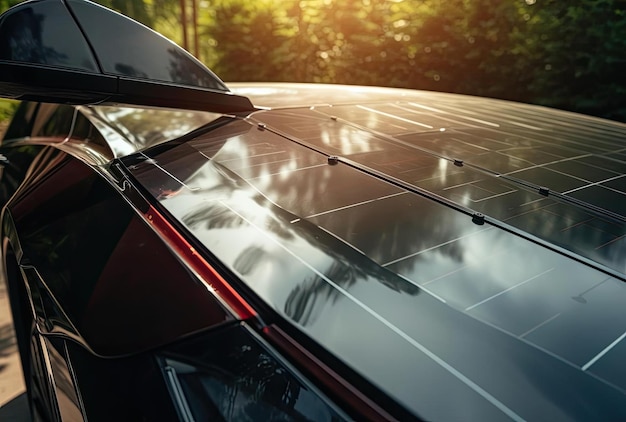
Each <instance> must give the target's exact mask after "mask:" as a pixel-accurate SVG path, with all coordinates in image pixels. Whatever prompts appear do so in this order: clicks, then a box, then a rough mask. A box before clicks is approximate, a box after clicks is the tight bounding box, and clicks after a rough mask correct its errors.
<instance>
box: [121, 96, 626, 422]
mask: <svg viewBox="0 0 626 422" xmlns="http://www.w3.org/2000/svg"><path fill="white" fill-rule="evenodd" d="M257 88H259V89H260V92H261V94H263V92H268V90H270V91H271V90H272V89H275V88H276V89H280V88H281V86H279V85H268V86H266V87H259V86H257ZM315 88H317V87H316V86H311V87H310V89H315ZM322 88H323V87H321V89H320V90H319V92H318V94H321V95H320V97H324V95H323V94H325V92H326V91H324V89H322ZM237 89H238V88H237V87H235V88H234V90H235V91H237ZM306 89H307V90H308V89H309V88H306ZM350 89H354V88H350ZM246 90H248V92H246V94H248V95H250V87H247V88H246ZM264 90H265V91H264ZM340 90H341V87H337V92H338V91H340ZM381 92H382V91H381ZM335 93H336V92H335ZM394 93H395V91H394V90H388V91H385V92H384V96H385V98H382V99H381V98H375V100H372V101H368V100H367V99H364V100H360V99H359V100H357V101H356V102H354V101H352V99H350V98H348V97H347V96H344V97H343V101H341V104H340V102H337V103H334V104H325V103H324V102H323V101H321V98H320V101H313V102H312V103H313V104H318V105H315V106H306V107H300V106H291V105H288V101H287V100H286V99H285V98H283V99H282V102H281V104H282V105H281V106H280V107H276V108H274V109H269V110H266V111H260V112H256V113H254V114H252V115H251V116H249V117H248V118H247V119H245V120H241V119H234V118H232V119H230V120H229V121H227V122H225V123H224V124H223V125H219V126H215V127H213V128H212V129H211V130H208V131H206V132H205V133H203V134H198V135H197V136H195V137H193V138H192V139H185V140H181V141H179V142H174V143H172V144H171V145H169V146H166V147H160V148H157V149H155V150H150V149H148V150H146V151H143V152H142V153H139V154H136V155H134V156H130V157H128V158H127V159H126V163H127V165H129V168H130V169H131V172H132V174H133V176H134V177H135V178H136V179H137V180H138V181H139V182H140V183H141V184H142V185H143V186H144V187H145V188H146V189H148V190H149V191H150V192H151V193H152V194H153V195H154V197H155V198H157V199H158V200H159V202H160V203H161V205H162V206H163V207H165V209H167V210H168V211H169V212H170V213H171V214H172V215H173V216H174V217H175V218H177V219H178V221H179V222H180V223H181V224H182V225H183V226H184V227H185V229H186V230H189V231H190V232H191V233H192V234H193V235H194V237H195V238H196V239H198V240H199V242H200V243H201V245H203V247H205V248H206V251H207V253H210V254H212V255H213V256H215V257H216V258H217V259H219V260H220V262H221V263H222V264H224V265H225V266H226V267H227V268H229V269H230V270H231V271H232V272H233V273H234V274H236V276H237V277H238V278H239V279H240V280H241V281H242V282H243V283H244V284H245V285H246V286H247V288H249V289H251V290H253V291H254V292H255V293H256V294H257V295H258V296H260V297H261V298H262V299H263V300H264V301H265V303H266V304H268V305H269V306H271V307H272V308H273V309H274V310H275V311H276V312H277V313H278V314H279V315H281V316H282V317H283V318H285V319H286V320H288V321H290V323H291V324H294V325H295V326H297V327H299V329H301V330H302V331H303V332H305V333H306V334H307V335H309V336H310V337H311V338H313V339H314V340H315V341H316V342H317V343H318V344H321V345H322V346H323V347H324V348H326V349H327V350H329V351H331V352H332V353H333V354H334V355H335V356H337V357H338V358H339V359H341V360H342V361H343V362H344V363H345V364H346V365H348V366H349V367H351V368H353V369H354V370H356V371H357V372H358V373H360V374H361V375H362V376H363V377H365V378H366V379H368V380H370V381H371V382H372V383H373V384H375V385H377V386H378V387H379V388H381V389H382V390H383V391H385V392H386V393H388V394H389V395H391V396H393V397H394V398H396V400H398V401H399V402H400V403H402V404H403V405H404V406H405V407H407V408H408V409H411V410H413V411H414V412H416V413H417V414H419V415H421V416H423V417H425V418H426V419H436V418H444V419H450V418H459V417H460V416H461V415H459V414H456V413H455V412H457V411H458V409H459V408H460V407H457V406H446V405H445V404H444V403H445V402H446V401H447V399H448V398H449V397H454V400H455V401H458V400H460V401H463V402H464V404H466V407H465V410H463V411H464V412H467V411H468V410H467V409H471V412H473V413H472V414H473V415H475V416H476V417H477V418H480V419H484V418H490V419H492V418H494V419H497V418H498V417H501V416H502V415H503V414H504V415H506V416H508V417H510V418H513V419H520V420H521V419H528V418H531V419H532V418H538V417H549V418H552V417H554V418H562V417H572V418H583V419H584V418H587V419H589V418H598V417H603V418H611V417H615V416H616V415H621V416H623V415H624V412H625V411H626V410H625V409H624V408H623V406H622V405H620V404H618V403H623V399H624V394H625V392H626V376H625V375H624V374H623V373H621V372H620V371H619V370H618V369H616V368H619V367H621V363H620V362H621V357H620V356H621V354H622V353H623V348H624V347H626V345H625V344H624V343H622V342H621V340H622V339H623V338H624V337H625V336H626V322H625V321H626V318H624V317H625V316H626V314H625V313H626V311H624V307H623V303H624V301H625V300H626V285H625V284H624V278H625V276H624V273H625V270H624V261H623V259H622V257H623V256H625V254H624V251H625V248H626V237H625V236H624V235H625V234H626V228H625V224H624V221H623V216H624V215H623V212H624V211H623V209H622V208H620V207H613V206H611V204H612V202H611V201H609V202H608V206H607V205H604V203H603V202H601V201H600V200H599V201H598V202H594V201H593V200H590V201H585V200H584V198H583V199H580V198H578V197H577V196H576V195H574V193H576V192H584V191H585V190H586V189H591V190H593V189H595V188H601V189H605V190H607V191H609V192H611V193H610V194H615V195H616V197H617V198H620V197H619V195H624V193H623V192H622V191H621V190H620V186H621V185H619V184H618V185H615V184H613V182H615V181H618V182H623V175H624V174H625V173H626V172H624V171H622V170H623V165H624V162H623V161H622V159H621V155H620V154H622V152H623V151H621V149H623V145H624V144H623V141H622V139H623V138H622V137H621V136H622V135H623V133H624V126H623V125H620V124H617V123H611V122H605V121H602V120H600V119H594V118H586V117H582V116H580V117H579V116H577V115H573V114H570V113H564V112H556V111H554V112H553V111H549V110H547V109H543V108H537V107H532V106H526V105H515V104H512V103H507V102H500V101H491V100H482V99H474V98H471V97H464V96H454V95H440V94H430V93H422V92H413V93H412V94H411V95H412V96H409V98H407V97H406V96H403V97H402V98H401V99H393V97H394V95H393V94H394ZM263 95H264V94H263ZM358 95H362V94H358ZM252 97H253V102H255V99H254V95H252ZM318 98H319V97H318ZM326 98H330V97H326ZM435 100H436V101H435ZM257 105H263V104H262V103H258V102H257ZM441 129H444V130H441ZM593 134H595V135H593ZM592 135H593V136H592ZM584 140H586V141H584ZM620 145H622V147H621V148H620ZM563 163H565V164H575V165H573V166H572V168H571V169H570V168H568V167H565V168H563V167H562V164H563ZM581 169H584V171H582V170H581ZM535 171H539V172H540V174H539V176H541V177H540V178H539V180H537V179H535V178H534V177H535ZM545 175H548V176H545ZM590 175H594V177H595V180H587V179H585V180H580V179H584V178H585V177H590ZM598 178H599V179H598ZM537 181H539V182H541V183H536V182H537ZM572 183H573V184H574V186H573V187H572V186H570V184H572ZM540 187H541V188H547V190H545V189H541V190H540V189H539V188H540ZM572 189H574V190H573V191H571V192H570V190H572ZM592 199H593V195H592ZM599 199H603V198H602V197H600V198H599ZM442 391H444V392H446V395H444V396H442ZM565 391H567V392H569V393H565ZM448 395H449V396H448ZM573 395H575V396H576V397H584V399H581V400H572V396H573ZM464 414H465V413H464Z"/></svg>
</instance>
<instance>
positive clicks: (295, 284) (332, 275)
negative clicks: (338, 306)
mask: <svg viewBox="0 0 626 422" xmlns="http://www.w3.org/2000/svg"><path fill="white" fill-rule="evenodd" d="M242 154H245V151H242ZM198 157H199V158H202V156H201V155H199V154H198ZM157 159H158V160H159V161H165V160H164V159H163V157H157ZM202 159H203V163H204V164H203V165H202V164H200V163H195V167H198V165H199V164H200V168H199V170H198V171H197V172H196V173H194V175H192V176H191V177H189V178H187V179H186V180H185V183H186V184H189V185H191V186H195V185H197V183H194V180H200V179H203V180H209V179H210V180H212V184H213V185H212V186H208V184H207V185H203V186H207V187H203V188H202V189H198V190H195V191H191V192H192V193H191V194H192V195H200V196H202V197H203V199H204V201H202V202H199V203H196V204H197V205H199V206H198V207H195V208H193V209H192V210H191V211H189V212H188V213H186V214H185V215H183V216H182V221H183V223H185V225H186V226H187V227H189V228H190V229H191V230H192V231H194V232H196V233H199V232H200V231H201V230H216V229H230V230H233V232H231V233H229V234H224V235H223V236H225V238H237V237H239V238H241V237H243V236H244V235H243V233H244V232H243V231H241V230H239V229H242V228H243V229H245V228H249V223H248V222H247V221H246V220H244V219H243V218H241V217H240V216H239V215H238V214H237V213H241V214H242V215H244V216H245V218H246V219H248V220H250V221H253V222H254V224H255V225H256V226H257V227H260V228H262V229H263V230H264V231H265V233H266V234H267V235H268V237H270V238H273V240H274V241H276V242H277V243H280V244H281V245H282V246H283V247H285V248H286V249H288V250H291V251H293V253H294V254H295V255H296V256H297V257H298V259H302V260H303V261H305V262H307V264H308V265H310V266H311V267H312V268H314V269H315V271H317V273H316V272H315V271H313V270H308V271H306V275H305V276H304V277H305V278H304V279H300V280H296V279H283V280H280V279H276V280H275V283H282V285H284V286H285V288H286V289H290V290H291V291H290V293H289V294H288V295H287V299H286V301H285V302H284V303H277V304H276V306H277V307H279V309H281V310H282V311H284V312H285V313H286V314H287V315H289V316H290V317H291V318H293V319H294V320H295V321H297V322H298V323H301V324H310V323H312V322H313V321H314V320H315V318H316V316H317V315H318V312H319V311H320V310H321V307H318V306H317V305H318V304H328V303H334V302H335V301H337V300H338V299H339V298H340V297H341V296H342V294H341V292H340V291H339V290H337V289H336V288H335V287H334V286H333V285H332V284H330V283H329V282H328V281H327V280H330V281H332V283H334V284H336V285H338V286H340V287H341V288H343V289H349V288H350V287H351V286H353V285H355V284H356V283H359V282H373V281H377V282H379V283H381V284H383V285H385V286H386V287H388V288H389V289H391V290H393V291H396V292H399V293H407V294H410V295H416V294H417V293H418V292H419V288H418V287H417V286H415V285H413V284H411V283H409V282H407V281H406V280H404V279H402V278H400V277H399V276H397V275H395V274H394V273H392V272H390V271H388V270H386V269H385V268H382V267H381V266H379V265H378V264H376V263H375V262H373V261H371V260H370V259H369V258H368V257H366V256H365V255H362V254H361V253H359V252H358V251H356V250H354V249H352V248H351V247H350V246H348V245H346V244H345V243H344V242H342V241H340V240H338V239H336V238H335V237H333V236H332V235H330V234H328V233H327V232H325V231H323V230H320V229H319V227H317V226H316V225H314V224H311V223H309V222H307V221H301V222H300V223H299V224H292V223H291V221H293V220H294V219H296V218H297V217H296V216H295V215H293V214H291V213H290V212H287V211H286V210H284V209H282V208H280V207H278V206H276V205H274V204H272V203H271V202H269V201H268V200H267V199H266V198H265V197H264V196H263V195H261V194H260V193H259V192H258V191H257V190H255V189H254V188H252V187H250V185H248V183H247V182H246V181H245V180H243V179H241V178H240V177H239V176H238V175H237V174H235V173H234V172H232V171H230V170H228V169H226V168H225V167H224V166H222V165H220V164H216V163H215V161H214V160H212V161H209V162H208V163H207V162H206V159H204V158H202ZM186 164H187V165H189V164H190V163H189V162H186ZM218 199H219V200H218ZM193 202H195V201H193ZM231 207H232V208H233V209H236V210H237V213H235V212H233V210H232V209H231ZM199 237H202V236H201V235H199ZM237 244H238V246H236V247H237V248H238V249H237V256H236V258H235V259H234V261H233V263H232V265H233V267H234V268H233V269H234V270H236V271H237V272H238V273H239V274H241V275H242V276H244V278H245V277H246V276H247V275H250V276H252V274H251V271H252V270H253V269H254V268H255V267H257V266H258V265H260V264H262V263H265V264H268V265H273V264H275V265H276V266H279V265H281V263H282V262H284V259H286V258H288V259H291V258H290V255H289V254H288V253H287V252H285V251H284V250H282V249H280V248H278V249H277V248H275V247H274V243H273V242H272V241H270V240H268V241H267V242H265V241H260V242H254V241H253V240H250V241H248V240H247V239H245V238H241V241H238V242H237ZM213 252H214V253H215V254H216V255H217V257H218V258H219V257H220V252H221V251H220V250H213ZM313 257H318V259H319V261H316V260H315V259H314V258H313ZM289 262H292V261H289ZM273 276H274V277H276V273H274V274H273ZM252 281H254V280H251V282H252ZM276 300H279V301H280V299H276Z"/></svg>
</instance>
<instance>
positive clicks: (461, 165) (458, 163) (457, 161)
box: [454, 159, 463, 167]
mask: <svg viewBox="0 0 626 422" xmlns="http://www.w3.org/2000/svg"><path fill="white" fill-rule="evenodd" d="M454 165H455V166H457V167H463V160H458V159H455V160H454Z"/></svg>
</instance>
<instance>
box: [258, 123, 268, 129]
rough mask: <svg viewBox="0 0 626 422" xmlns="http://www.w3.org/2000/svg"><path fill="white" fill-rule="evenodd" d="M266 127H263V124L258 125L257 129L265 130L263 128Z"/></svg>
mask: <svg viewBox="0 0 626 422" xmlns="http://www.w3.org/2000/svg"><path fill="white" fill-rule="evenodd" d="M266 127H267V126H265V123H259V124H258V128H259V130H265V128H266Z"/></svg>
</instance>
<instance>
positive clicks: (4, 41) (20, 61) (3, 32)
mask: <svg viewBox="0 0 626 422" xmlns="http://www.w3.org/2000/svg"><path fill="white" fill-rule="evenodd" d="M0 96H3V97H8V98H14V99H22V100H31V101H39V102H54V103H71V104H92V103H109V104H110V103H124V104H135V105H147V106H163V107H173V108H188V109H196V110H205V111H213V112H221V113H239V112H246V111H252V110H254V107H253V106H252V103H251V102H250V100H248V99H247V98H246V97H241V96H237V95H234V94H232V93H231V92H230V91H229V90H228V88H227V87H226V85H225V84H224V82H222V81H221V80H220V79H219V78H218V77H217V76H215V74H214V73H213V72H211V71H210V70H209V69H208V68H207V67H206V66H204V65H203V64H202V63H200V62H199V61H198V60H196V59H195V58H194V57H193V56H191V55H190V54H189V53H187V52H186V51H185V50H183V49H182V48H180V47H179V46H177V45H176V44H174V43H173V42H171V41H169V40H168V39H166V38H164V37H163V36H161V35H160V34H158V33H156V32H154V31H152V30H151V29H149V28H147V27H145V26H144V25H142V24H140V23H138V22H135V21H133V20H132V19H129V18H127V17H125V16H123V15H120V14H119V13H116V12H113V11H111V10H109V9H107V8H104V7H102V6H99V5H97V4H96V3H92V2H90V1H87V0H31V1H28V2H24V3H21V4H19V5H17V6H15V7H13V8H11V9H9V10H8V11H6V12H5V13H4V14H2V15H1V16H0Z"/></svg>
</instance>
